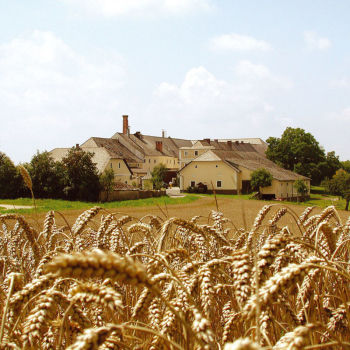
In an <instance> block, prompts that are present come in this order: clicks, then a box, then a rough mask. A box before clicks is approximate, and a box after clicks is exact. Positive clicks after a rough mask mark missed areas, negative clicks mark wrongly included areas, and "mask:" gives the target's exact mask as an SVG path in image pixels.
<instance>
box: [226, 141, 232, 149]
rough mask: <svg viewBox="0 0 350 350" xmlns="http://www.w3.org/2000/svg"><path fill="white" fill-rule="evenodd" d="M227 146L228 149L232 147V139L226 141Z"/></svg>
mask: <svg viewBox="0 0 350 350" xmlns="http://www.w3.org/2000/svg"><path fill="white" fill-rule="evenodd" d="M227 146H228V147H229V149H231V148H232V141H227Z"/></svg>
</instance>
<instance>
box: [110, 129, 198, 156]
mask: <svg viewBox="0 0 350 350" xmlns="http://www.w3.org/2000/svg"><path fill="white" fill-rule="evenodd" d="M112 139H116V140H119V142H120V143H121V144H123V145H125V147H127V148H128V150H129V151H130V152H131V153H132V154H135V155H141V154H142V155H143V157H145V156H167V157H175V158H178V156H179V148H180V147H184V146H189V147H191V146H192V142H191V141H189V140H183V139H176V138H172V137H161V136H159V137H158V136H150V135H142V134H141V133H136V134H130V135H129V136H128V135H125V134H123V133H116V134H114V135H113V136H112ZM156 142H162V151H161V152H160V151H159V150H157V148H156Z"/></svg>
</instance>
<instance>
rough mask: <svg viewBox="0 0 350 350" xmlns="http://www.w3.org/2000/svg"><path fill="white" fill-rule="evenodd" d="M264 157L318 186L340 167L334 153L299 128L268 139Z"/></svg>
mask: <svg viewBox="0 0 350 350" xmlns="http://www.w3.org/2000/svg"><path fill="white" fill-rule="evenodd" d="M266 142H267V144H268V148H267V151H266V156H267V158H268V159H270V160H272V161H273V162H275V163H277V164H278V165H280V166H281V167H283V168H285V169H288V170H291V171H295V172H297V173H298V174H301V175H304V176H307V177H310V178H311V179H312V181H313V183H315V184H318V183H320V182H321V180H322V179H324V178H326V177H328V178H330V177H332V176H333V175H334V174H335V171H336V170H338V169H339V168H340V167H341V163H340V161H339V158H338V157H337V156H336V155H335V152H333V151H332V152H328V153H327V155H326V154H325V151H324V150H323V148H322V147H321V146H320V145H319V143H318V142H317V141H316V139H315V137H314V136H313V135H311V134H310V133H308V132H306V131H305V130H304V129H301V128H291V127H288V128H286V130H285V131H284V132H283V134H282V136H281V138H277V137H269V138H268V139H267V140H266Z"/></svg>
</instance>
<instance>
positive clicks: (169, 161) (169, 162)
mask: <svg viewBox="0 0 350 350" xmlns="http://www.w3.org/2000/svg"><path fill="white" fill-rule="evenodd" d="M153 162H154V164H156V163H157V160H156V159H154V160H153ZM148 163H151V158H149V159H148ZM166 163H167V164H172V163H174V164H176V160H175V159H174V160H173V162H172V161H171V159H168V160H167V161H166Z"/></svg>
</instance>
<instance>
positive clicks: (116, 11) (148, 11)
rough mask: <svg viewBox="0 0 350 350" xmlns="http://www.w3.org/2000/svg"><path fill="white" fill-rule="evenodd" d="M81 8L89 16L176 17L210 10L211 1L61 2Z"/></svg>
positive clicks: (100, 0)
mask: <svg viewBox="0 0 350 350" xmlns="http://www.w3.org/2000/svg"><path fill="white" fill-rule="evenodd" d="M61 1H63V2H65V3H66V4H68V5H73V6H74V7H76V8H78V9H79V8H81V9H83V10H84V11H86V12H88V13H90V14H98V15H102V16H105V17H115V16H124V15H131V16H144V15H146V16H153V15H155V14H171V15H178V14H183V13H189V12H196V11H202V10H210V9H211V8H213V6H212V5H211V0H61Z"/></svg>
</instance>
